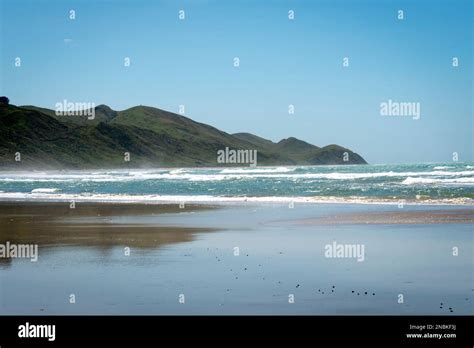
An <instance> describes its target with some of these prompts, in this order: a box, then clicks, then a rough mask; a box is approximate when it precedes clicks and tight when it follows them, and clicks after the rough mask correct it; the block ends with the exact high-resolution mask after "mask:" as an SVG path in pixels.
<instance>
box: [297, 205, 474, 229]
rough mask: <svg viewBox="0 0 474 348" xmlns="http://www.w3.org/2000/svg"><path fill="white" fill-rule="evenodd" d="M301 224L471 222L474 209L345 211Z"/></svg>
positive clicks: (304, 220) (301, 222)
mask: <svg viewBox="0 0 474 348" xmlns="http://www.w3.org/2000/svg"><path fill="white" fill-rule="evenodd" d="M295 223H297V224H302V225H328V224H330V225H333V224H340V225H354V224H355V225H360V224H362V225H368V224H370V225H401V224H406V225H417V224H423V225H425V224H428V225H429V224H472V223H474V209H466V208H459V209H449V210H421V211H390V212H364V213H346V214H338V215H328V216H321V217H317V218H309V219H303V220H299V221H296V222H295Z"/></svg>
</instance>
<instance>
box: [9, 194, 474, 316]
mask: <svg viewBox="0 0 474 348" xmlns="http://www.w3.org/2000/svg"><path fill="white" fill-rule="evenodd" d="M472 219H473V217H472V209H469V208H467V207H466V206H462V207H456V206H454V207H453V206H449V207H442V206H441V207H440V206H438V207H429V206H421V207H419V206H411V207H409V206H406V207H405V208H404V209H403V211H400V209H399V208H397V206H374V205H370V206H365V205H340V204H332V205H331V204H328V205H314V204H309V205H304V204H301V205H295V207H294V208H293V209H289V208H288V206H287V205H281V204H279V205H275V204H240V205H213V206H206V205H186V206H185V208H184V209H180V208H179V206H178V205H176V204H174V205H161V204H160V205H146V204H115V205H113V204H104V203H101V204H99V203H81V204H77V205H76V207H75V209H70V208H69V205H68V204H66V203H38V202H37V203H26V202H23V203H19V202H15V203H12V202H9V203H1V204H0V244H2V243H6V242H7V241H8V242H10V243H18V244H20V243H34V244H38V246H39V258H38V261H37V262H30V261H29V260H24V259H11V258H7V259H5V258H4V259H1V260H0V261H1V262H0V278H1V280H2V282H1V284H2V285H1V286H0V298H1V307H0V308H1V310H2V312H3V313H5V314H108V313H110V314H354V313H357V314H420V313H425V314H446V315H449V314H470V313H472V291H473V289H472V273H471V271H470V270H471V268H470V267H471V266H472V265H471V255H472V246H471V244H470V243H471V238H472V225H471V224H472ZM335 242H336V243H354V244H361V245H363V246H364V248H365V257H364V262H358V261H357V260H355V259H351V258H346V259H331V258H327V257H325V251H324V248H325V246H327V245H330V244H331V243H335ZM453 246H457V247H459V249H460V253H459V255H458V256H455V257H454V256H453V255H452V252H451V249H452V247H453ZM125 248H129V250H130V253H129V255H128V256H127V255H125V253H124V250H125ZM236 248H237V249H236ZM236 250H238V253H237V254H236ZM70 293H74V294H76V296H77V297H78V298H79V299H80V301H78V302H77V303H76V304H74V305H71V304H69V303H68V300H67V296H68V294H70ZM400 293H403V294H405V296H406V298H407V299H409V301H406V302H405V303H403V304H399V303H397V296H398V294H400ZM180 294H185V295H186V302H185V303H184V304H183V303H180V302H179V301H178V298H179V296H180ZM290 295H292V296H294V298H295V299H296V300H295V301H294V302H293V303H291V304H290V303H289V301H288V297H289V296H290ZM441 303H442V304H443V305H440V304H441Z"/></svg>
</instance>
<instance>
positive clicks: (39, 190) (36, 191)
mask: <svg viewBox="0 0 474 348" xmlns="http://www.w3.org/2000/svg"><path fill="white" fill-rule="evenodd" d="M56 191H58V189H56V188H36V189H33V190H31V193H52V192H56Z"/></svg>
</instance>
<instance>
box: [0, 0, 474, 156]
mask: <svg viewBox="0 0 474 348" xmlns="http://www.w3.org/2000/svg"><path fill="white" fill-rule="evenodd" d="M0 3H1V16H0V20H1V44H0V50H1V51H0V52H1V55H0V56H1V70H0V74H1V76H0V81H1V82H0V93H1V94H2V95H6V96H8V97H9V98H10V101H11V103H12V104H15V105H25V104H33V105H37V106H42V107H48V108H54V105H55V104H56V103H57V102H61V101H62V100H64V99H67V100H68V101H72V102H91V103H92V102H93V103H96V104H97V105H98V104H107V105H109V106H110V107H112V108H113V109H116V110H123V109H126V108H129V107H132V106H135V105H140V104H141V105H149V106H154V107H159V108H162V109H165V110H169V111H174V112H177V111H178V107H179V105H180V104H184V105H185V110H186V115H187V116H188V117H190V118H192V119H194V120H196V121H199V122H204V123H207V124H210V125H213V126H215V127H217V128H219V129H222V130H224V131H226V132H229V133H235V132H241V131H248V132H251V133H254V134H256V135H260V136H262V137H265V138H268V139H271V140H274V141H278V140H280V139H282V138H287V137H289V136H295V137H297V138H300V139H303V140H306V141H308V142H310V143H313V144H315V145H318V146H323V145H328V144H333V143H335V144H339V145H342V146H346V147H348V148H350V149H352V150H354V151H356V152H358V153H359V154H361V155H362V156H363V157H364V158H365V159H366V160H367V161H369V162H370V163H408V162H446V161H448V162H449V161H451V160H452V153H453V152H457V153H459V160H461V161H472V160H473V132H474V129H473V85H472V84H473V69H472V64H473V57H472V45H473V24H472V22H473V1H471V0H454V1H453V0H445V1H437V0H430V1H424V0H417V1H414V0H409V1H383V0H372V1H367V0H360V1H355V0H347V1H337V0H326V1H319V0H312V1H310V0H307V1H298V0H287V1H279V0H274V1H271V0H261V1H257V0H221V1H217V0H215V1H212V0H208V1H205V0H194V1H179V0H178V1H172V0H168V1H151V0H149V1H144V0H127V1H124V0H122V1H112V0H102V1H99V0H96V1H86V0H82V1H67V0H57V1H52V0H0ZM70 10H75V12H76V19H74V20H71V19H70V18H69V15H70V13H69V11H70ZM179 10H184V11H185V16H186V17H185V20H180V19H179V17H178V15H179ZM289 10H294V11H295V18H294V20H289V19H288V11H289ZM398 10H403V11H404V19H403V20H399V19H398V18H397V16H398V12H397V11H398ZM16 57H20V58H21V67H15V58H16ZM125 57H129V58H130V60H131V65H130V67H125V66H124V58H125ZM234 57H239V59H240V66H239V67H238V68H236V67H234V65H233V63H234V61H233V59H234ZM344 57H348V58H349V66H348V67H343V58H344ZM453 57H458V59H459V66H458V67H456V68H454V67H453V66H452V58H453ZM389 99H391V100H393V101H399V102H418V103H420V106H421V117H420V119H419V120H413V119H412V118H411V117H389V116H382V115H380V103H382V102H384V101H388V100H389ZM289 104H293V105H294V106H295V114H293V115H291V114H289V113H288V105H289Z"/></svg>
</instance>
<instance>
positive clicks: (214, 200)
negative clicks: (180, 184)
mask: <svg viewBox="0 0 474 348" xmlns="http://www.w3.org/2000/svg"><path fill="white" fill-rule="evenodd" d="M71 201H74V202H76V203H110V204H134V205H163V204H164V205H167V204H180V203H185V204H199V205H232V204H247V203H255V204H290V203H294V204H357V205H381V206H382V205H389V206H393V205H407V206H463V207H474V199H472V198H469V197H463V198H445V199H402V198H393V199H388V198H372V197H356V196H348V197H335V196H327V197H314V196H313V197H302V196H298V197H289V196H285V197H283V196H264V197H258V196H252V197H250V196H249V197H245V196H227V197H226V196H207V195H194V196H189V195H187V196H184V195H120V194H113V195H111V194H94V195H90V196H88V195H83V194H51V193H7V192H0V203H15V202H38V203H54V202H56V203H61V202H62V203H69V202H71Z"/></svg>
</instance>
